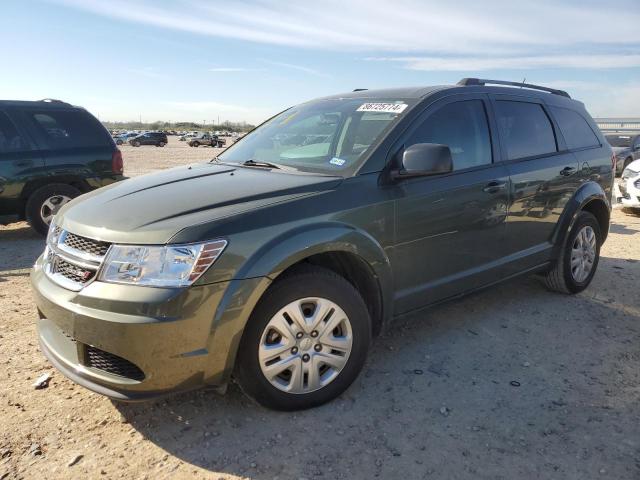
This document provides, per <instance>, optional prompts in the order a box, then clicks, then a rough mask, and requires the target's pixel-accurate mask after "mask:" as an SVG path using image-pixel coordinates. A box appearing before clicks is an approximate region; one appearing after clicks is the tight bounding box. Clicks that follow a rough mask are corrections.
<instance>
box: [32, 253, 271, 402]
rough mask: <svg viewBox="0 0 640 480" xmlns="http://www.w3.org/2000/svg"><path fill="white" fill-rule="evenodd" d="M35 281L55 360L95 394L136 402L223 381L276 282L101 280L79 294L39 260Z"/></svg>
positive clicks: (43, 339) (47, 349) (45, 346)
mask: <svg viewBox="0 0 640 480" xmlns="http://www.w3.org/2000/svg"><path fill="white" fill-rule="evenodd" d="M31 283H32V287H33V291H34V295H35V300H36V304H37V307H38V312H39V317H40V318H39V319H38V324H37V327H38V336H39V341H40V345H41V349H42V352H43V353H44V354H45V356H46V357H47V358H48V359H49V360H50V361H51V363H52V364H53V365H54V366H55V367H56V368H57V369H58V370H60V371H61V372H62V373H63V374H64V375H66V376H67V377H69V378H70V379H71V380H73V381H74V382H76V383H78V384H80V385H82V386H84V387H86V388H88V389H90V390H92V391H94V392H97V393H100V394H103V395H107V396H109V397H112V398H115V399H118V400H125V401H136V400H145V399H149V398H155V397H158V396H162V395H165V394H167V393H172V392H176V391H184V390H190V389H193V388H197V387H200V386H204V385H211V386H223V385H224V384H225V383H226V382H227V381H228V377H229V374H230V372H231V371H232V369H233V364H234V361H235V353H236V349H237V345H238V343H239V340H240V336H241V335H242V331H243V329H244V325H245V323H246V321H247V319H248V318H249V315H250V313H251V310H252V309H253V306H254V305H255V302H257V299H258V298H259V296H260V295H261V294H262V292H263V291H264V289H266V286H267V285H268V283H269V282H268V279H265V278H257V279H248V280H237V281H230V282H221V283H214V284H209V285H201V286H192V287H190V288H185V289H164V288H149V287H140V286H132V285H115V284H107V283H103V282H98V281H95V282H93V283H90V284H89V285H87V286H86V287H85V288H83V289H82V290H80V291H78V292H73V291H70V290H67V289H64V288H62V287H61V286H59V285H58V284H56V283H54V282H53V281H52V280H50V279H49V277H48V276H47V275H46V274H45V273H44V271H43V269H42V258H40V259H38V261H37V262H36V265H35V266H34V269H33V271H32V274H31ZM131 372H133V373H131ZM136 372H137V373H136Z"/></svg>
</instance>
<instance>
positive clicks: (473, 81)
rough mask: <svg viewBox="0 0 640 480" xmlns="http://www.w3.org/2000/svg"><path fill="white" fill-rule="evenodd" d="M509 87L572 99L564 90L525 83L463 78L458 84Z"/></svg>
mask: <svg viewBox="0 0 640 480" xmlns="http://www.w3.org/2000/svg"><path fill="white" fill-rule="evenodd" d="M487 84H489V85H508V86H510V87H520V88H531V89H533V90H542V91H544V92H549V93H553V94H554V95H561V96H563V97H567V98H571V97H570V96H569V94H568V93H567V92H565V91H564V90H557V89H555V88H548V87H541V86H540V85H533V84H531V83H524V82H507V81H505V80H487V79H484V78H463V79H462V80H460V81H459V82H458V85H461V86H471V85H487Z"/></svg>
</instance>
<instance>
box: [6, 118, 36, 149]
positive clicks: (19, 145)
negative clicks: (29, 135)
mask: <svg viewBox="0 0 640 480" xmlns="http://www.w3.org/2000/svg"><path fill="white" fill-rule="evenodd" d="M27 149H29V145H28V144H27V142H26V141H25V140H24V138H22V137H21V136H20V134H19V133H18V130H17V129H16V127H15V125H14V124H13V122H12V121H11V120H10V119H9V117H8V116H7V114H6V113H4V112H0V153H4V152H18V151H20V150H27Z"/></svg>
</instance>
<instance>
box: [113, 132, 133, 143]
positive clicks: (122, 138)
mask: <svg viewBox="0 0 640 480" xmlns="http://www.w3.org/2000/svg"><path fill="white" fill-rule="evenodd" d="M138 135H139V134H138V133H136V132H126V133H120V134H118V135H116V136H115V137H113V140H114V141H115V142H116V145H122V144H124V143H128V142H129V140H130V139H132V138H133V137H137V136H138Z"/></svg>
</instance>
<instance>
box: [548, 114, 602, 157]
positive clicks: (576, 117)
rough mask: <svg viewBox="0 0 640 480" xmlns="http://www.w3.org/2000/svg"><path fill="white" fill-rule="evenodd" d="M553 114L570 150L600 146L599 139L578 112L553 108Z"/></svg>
mask: <svg viewBox="0 0 640 480" xmlns="http://www.w3.org/2000/svg"><path fill="white" fill-rule="evenodd" d="M551 112H552V113H553V116H554V117H555V118H556V122H558V125H559V126H560V131H561V132H562V135H563V136H564V139H565V141H566V142H567V148H569V150H572V149H574V148H584V147H596V146H599V145H600V142H599V141H598V137H596V134H595V133H593V130H591V127H590V126H589V124H588V123H587V121H586V120H585V119H584V117H583V116H582V115H580V114H579V113H578V112H575V111H573V110H569V109H568V108H562V107H551Z"/></svg>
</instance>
